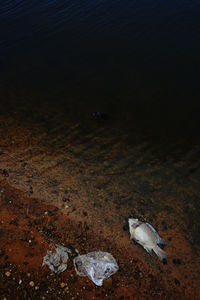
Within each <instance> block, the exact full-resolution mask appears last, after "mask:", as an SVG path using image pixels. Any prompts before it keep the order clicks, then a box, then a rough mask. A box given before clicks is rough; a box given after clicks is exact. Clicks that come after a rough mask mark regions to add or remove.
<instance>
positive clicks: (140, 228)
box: [128, 218, 167, 260]
mask: <svg viewBox="0 0 200 300" xmlns="http://www.w3.org/2000/svg"><path fill="white" fill-rule="evenodd" d="M128 223H129V231H130V235H131V239H132V240H133V241H135V242H137V243H138V244H140V245H141V246H142V247H143V248H144V249H145V250H146V251H147V252H148V253H149V254H152V250H153V251H154V252H155V253H156V255H157V256H158V257H159V259H160V260H163V259H165V258H166V257H167V253H166V252H165V251H164V250H162V249H161V248H160V247H159V246H158V245H159V244H161V245H166V244H165V242H164V241H163V240H162V239H161V237H160V236H159V235H158V233H157V231H156V230H155V229H154V228H153V227H152V226H151V225H150V224H149V223H144V222H141V221H139V220H138V219H133V218H130V219H128Z"/></svg>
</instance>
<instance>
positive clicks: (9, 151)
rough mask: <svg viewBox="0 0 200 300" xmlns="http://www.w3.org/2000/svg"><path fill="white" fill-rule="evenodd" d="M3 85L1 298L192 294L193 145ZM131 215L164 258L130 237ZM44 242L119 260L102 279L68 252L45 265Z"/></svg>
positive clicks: (199, 270) (195, 238) (199, 273)
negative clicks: (53, 267)
mask: <svg viewBox="0 0 200 300" xmlns="http://www.w3.org/2000/svg"><path fill="white" fill-rule="evenodd" d="M2 94H3V101H4V104H3V105H2V110H1V114H0V123H1V128H0V138H1V144H0V180H1V181H0V188H1V193H0V201H1V202H0V205H1V209H0V222H1V229H0V262H1V269H0V276H1V281H0V282H1V283H0V288H1V290H0V294H1V298H2V299H14V298H15V299H106V298H107V299H199V297H200V290H199V285H198V279H199V277H200V267H199V251H200V238H199V226H200V221H199V212H200V207H199V206H200V204H199V196H200V189H199V167H198V166H199V161H198V160H196V156H197V155H198V153H199V145H198V144H197V143H196V142H195V141H194V140H193V141H192V142H188V140H186V141H185V139H184V142H185V143H186V144H187V145H188V144H189V145H190V147H188V148H187V147H186V151H182V150H180V149H179V148H178V145H179V143H180V141H178V140H177V141H176V142H174V143H171V144H170V145H168V148H165V144H163V143H161V142H160V141H159V142H154V143H153V142H152V141H150V140H149V138H148V137H147V136H145V135H143V134H142V133H141V132H137V130H135V131H134V133H132V135H131V136H130V135H129V133H127V131H126V130H125V128H126V125H127V124H126V123H124V122H123V120H118V119H117V117H115V116H114V117H112V118H111V119H109V120H108V121H106V122H102V121H101V120H94V119H93V118H92V117H91V113H92V111H93V110H94V107H90V108H89V109H87V110H86V109H84V102H83V103H81V102H79V109H78V111H76V105H75V104H73V103H74V102H73V100H70V99H68V102H67V103H68V104H67V105H64V104H63V103H65V100H64V98H65V96H64V95H60V96H59V97H58V96H57V97H58V100H54V101H53V100H52V99H51V101H50V100H48V99H45V100H44V99H42V100H43V101H42V102H41V99H40V98H39V97H37V98H36V97H35V95H31V94H28V93H25V94H23V93H17V94H16V93H12V92H8V90H6V92H5V91H4V92H3V93H2ZM62 98H63V99H62ZM41 103H42V104H41ZM102 109H105V107H102ZM108 114H110V111H109V108H108ZM130 140H131V143H129V141H130ZM133 141H134V143H133ZM181 143H182V142H181ZM166 144H169V143H168V142H166ZM173 147H174V148H173ZM161 149H162V150H163V149H166V152H165V151H164V150H163V151H161ZM169 149H171V150H173V151H171V152H170V151H168V150H169ZM181 149H182V148H181ZM177 157H178V158H177ZM130 216H133V217H138V218H140V219H141V220H144V221H147V222H149V223H151V224H152V225H153V226H154V227H155V228H156V229H157V230H158V232H159V234H160V236H161V237H162V238H163V240H164V241H165V242H167V246H166V247H165V250H166V251H167V253H168V259H167V264H163V263H161V262H160V261H159V260H158V259H157V257H156V256H155V255H153V256H152V257H151V256H150V255H149V254H148V253H146V252H145V251H144V250H143V249H142V248H141V247H140V246H139V245H133V244H132V243H131V241H130V237H129V233H128V227H127V219H128V217H130ZM51 243H60V244H62V245H65V246H67V247H71V248H72V249H75V248H76V249H78V251H79V252H80V254H85V253H87V252H90V251H95V250H96V251H98V250H99V251H100V250H101V251H108V252H110V253H111V254H112V255H113V256H114V257H115V258H116V260H117V262H118V264H119V268H120V269H119V271H118V272H117V273H116V274H114V275H113V276H112V277H111V278H110V279H108V280H106V281H105V283H104V286H103V287H96V286H95V285H94V284H93V283H92V282H91V281H90V280H89V279H88V278H86V277H85V278H80V277H78V276H77V275H76V274H75V270H74V268H73V264H72V259H71V260H70V262H69V266H68V269H67V270H66V271H64V272H63V273H61V274H59V275H58V274H57V275H56V274H51V272H50V270H49V269H48V268H47V267H46V266H45V267H42V261H43V257H44V255H45V254H46V251H47V249H49V245H50V244H51ZM72 258H73V255H72ZM32 281H33V282H34V284H33V283H31V284H30V282H32ZM31 285H32V286H31ZM13 297H14V298H13Z"/></svg>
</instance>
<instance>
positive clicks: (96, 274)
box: [74, 251, 119, 286]
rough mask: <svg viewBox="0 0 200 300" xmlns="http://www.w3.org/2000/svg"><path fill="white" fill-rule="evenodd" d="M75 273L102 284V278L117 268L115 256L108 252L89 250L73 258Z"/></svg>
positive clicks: (108, 275) (114, 271)
mask: <svg viewBox="0 0 200 300" xmlns="http://www.w3.org/2000/svg"><path fill="white" fill-rule="evenodd" d="M74 266H75V270H76V273H77V274H78V275H79V276H82V277H84V276H88V277H89V278H90V279H91V280H92V281H93V282H94V283H95V284H96V285H98V286H102V285H103V280H104V279H106V278H108V277H110V276H111V275H113V274H114V273H116V272H117V271H118V270H119V266H118V264H117V262H116V260H115V258H114V257H113V256H112V255H111V254H110V253H108V252H101V251H100V252H96V251H94V252H89V253H87V254H84V255H78V256H77V257H76V258H75V259H74Z"/></svg>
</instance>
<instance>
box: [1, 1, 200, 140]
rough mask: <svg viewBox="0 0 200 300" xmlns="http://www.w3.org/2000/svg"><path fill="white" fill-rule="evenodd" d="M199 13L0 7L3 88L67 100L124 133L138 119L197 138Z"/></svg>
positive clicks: (163, 4)
mask: <svg viewBox="0 0 200 300" xmlns="http://www.w3.org/2000/svg"><path fill="white" fill-rule="evenodd" d="M199 13H200V1H177V0H175V1H150V0H148V1H147V0H146V1H134V0H132V1H128V0H125V1H102V0H101V1H1V4H0V28H1V29H0V61H1V70H0V72H1V83H2V86H7V88H8V89H10V88H11V89H15V88H16V87H17V89H18V90H19V89H20V88H21V89H24V90H29V93H38V95H43V97H44V98H48V97H52V95H53V98H54V97H55V95H58V94H59V93H64V94H65V95H70V97H71V98H73V101H76V103H77V107H79V104H80V103H83V102H84V104H85V106H84V107H85V112H87V111H88V113H90V112H91V111H93V110H94V111H95V110H103V111H107V112H108V113H109V114H111V115H113V116H114V117H116V118H117V119H119V118H121V119H123V120H127V121H128V130H130V131H131V130H132V124H133V122H132V121H134V120H135V119H139V120H141V121H142V122H140V123H142V124H144V127H145V128H146V129H147V130H148V129H149V128H151V127H152V128H153V129H152V132H153V131H154V130H155V128H157V129H159V127H160V124H161V128H162V127H165V128H167V130H168V129H169V128H170V130H171V132H174V128H175V129H177V130H178V132H179V133H181V132H182V133H183V134H185V132H188V131H189V134H192V135H193V134H194V135H196V132H197V131H198V128H199V127H198V126H199V118H198V115H199V114H198V103H199V96H200V92H199V62H198V60H199V53H200V26H199V25H200V24H199ZM56 97H59V96H56ZM62 105H63V103H62ZM80 107H81V106H80ZM124 126H126V123H125V125H124ZM133 127H135V125H133ZM175 131H176V130H175Z"/></svg>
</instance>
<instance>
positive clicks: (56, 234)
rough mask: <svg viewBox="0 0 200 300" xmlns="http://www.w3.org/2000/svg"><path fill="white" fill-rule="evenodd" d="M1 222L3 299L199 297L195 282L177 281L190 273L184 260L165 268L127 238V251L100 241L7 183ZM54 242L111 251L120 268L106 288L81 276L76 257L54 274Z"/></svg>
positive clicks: (80, 225) (84, 227)
mask: <svg viewBox="0 0 200 300" xmlns="http://www.w3.org/2000/svg"><path fill="white" fill-rule="evenodd" d="M0 222H1V229H0V262H1V269H0V278H1V281H0V282H1V283H0V291H1V292H0V293H1V299H96V298H98V299H106V298H107V299H198V294H197V293H198V291H197V287H195V285H194V283H193V284H191V282H190V280H191V278H185V279H184V280H181V281H180V280H179V279H178V278H179V277H180V272H185V271H186V269H187V265H186V264H187V263H186V262H185V260H184V259H183V258H181V259H180V258H179V259H177V260H174V261H173V262H171V260H169V263H168V264H166V265H163V264H161V263H160V262H158V260H157V259H156V257H153V258H150V257H148V255H146V254H145V253H142V249H141V251H140V249H139V250H138V249H137V250H138V251H135V249H134V247H135V246H134V247H133V246H131V244H130V241H129V237H128V234H127V248H125V247H120V246H119V245H118V244H116V243H115V242H116V241H115V240H114V241H112V240H107V239H102V237H101V240H100V238H99V237H98V236H97V235H95V232H93V231H92V230H90V228H88V226H87V223H86V222H78V223H75V222H74V221H71V220H70V218H69V217H66V216H64V215H63V214H62V213H61V212H60V211H59V209H58V208H56V207H54V206H52V205H46V204H44V203H43V202H42V201H40V200H38V199H33V198H29V197H26V196H25V195H24V193H22V192H20V191H19V190H16V189H14V188H11V187H10V186H9V185H8V184H6V183H5V182H3V181H1V207H0ZM51 242H54V243H60V244H62V245H65V246H67V247H70V248H71V249H74V248H77V249H78V250H79V251H80V253H82V254H83V253H87V252H89V251H93V250H97V249H98V250H103V251H108V252H110V253H112V254H113V255H114V257H115V258H116V259H117V261H118V263H119V267H120V270H119V271H118V272H117V273H116V274H115V275H113V276H112V277H111V278H110V279H108V280H107V281H105V282H104V286H103V287H96V286H95V285H94V284H93V283H92V282H91V281H90V280H88V279H87V278H80V277H78V276H77V275H76V273H75V270H74V267H73V264H72V259H71V260H70V262H69V264H68V268H67V270H66V271H64V272H63V273H60V274H52V273H51V272H50V270H49V269H48V267H47V266H44V267H42V261H43V257H44V256H45V255H46V252H47V249H49V245H50V243H51ZM136 248H137V247H136ZM139 252H141V253H139ZM139 254H140V257H139ZM71 258H73V254H72V256H71ZM6 272H9V273H6ZM31 281H33V282H34V286H33V287H31V286H30V282H31ZM63 286H64V287H63ZM194 288H196V290H195V289H194Z"/></svg>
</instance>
